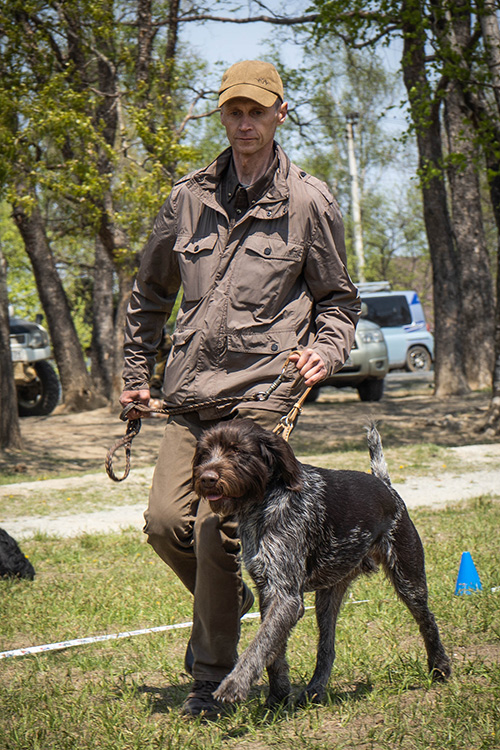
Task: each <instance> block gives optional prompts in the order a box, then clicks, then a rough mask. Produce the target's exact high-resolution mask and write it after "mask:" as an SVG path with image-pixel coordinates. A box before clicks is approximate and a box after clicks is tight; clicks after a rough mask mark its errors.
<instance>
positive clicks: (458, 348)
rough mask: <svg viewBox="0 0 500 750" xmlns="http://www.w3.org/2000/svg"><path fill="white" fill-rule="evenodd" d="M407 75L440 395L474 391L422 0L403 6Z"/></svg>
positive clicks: (405, 78)
mask: <svg viewBox="0 0 500 750" xmlns="http://www.w3.org/2000/svg"><path fill="white" fill-rule="evenodd" d="M402 17H403V19H405V20H404V23H403V38H404V51H403V63H402V64H403V77H404V82H405V86H406V89H407V92H408V98H409V101H410V110H411V115H412V119H413V122H414V125H415V128H416V132H417V145H418V152H419V165H420V171H421V174H422V194H423V204H424V221H425V227H426V232H427V239H428V242H429V249H430V253H431V258H432V272H433V285H434V316H435V337H436V358H435V393H436V396H439V397H444V396H452V395H462V394H465V393H467V392H468V391H469V387H468V385H467V382H466V379H465V375H464V356H463V348H462V319H461V310H460V285H459V278H458V272H457V266H458V259H457V254H456V251H455V247H454V244H453V234H452V229H451V223H450V217H449V213H448V206H447V196H446V188H445V181H444V174H443V155H442V147H441V128H440V121H439V103H436V102H433V101H432V97H431V92H430V86H429V84H428V81H427V75H426V67H425V59H426V58H425V39H424V37H423V34H422V29H421V26H420V25H419V19H420V3H419V2H418V0H407V2H406V3H404V4H403V13H402Z"/></svg>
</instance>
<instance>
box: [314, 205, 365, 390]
mask: <svg viewBox="0 0 500 750" xmlns="http://www.w3.org/2000/svg"><path fill="white" fill-rule="evenodd" d="M304 274H305V279H306V283H307V285H308V287H309V289H310V290H311V293H312V295H313V298H314V303H315V307H314V311H313V318H314V324H315V337H314V341H313V343H312V347H313V348H314V350H315V351H317V352H318V353H319V354H320V355H321V357H322V358H323V360H324V362H325V364H326V367H327V370H328V376H329V375H333V373H334V372H337V370H339V369H340V368H341V367H342V365H343V364H344V362H345V361H346V359H347V357H348V356H349V352H350V350H351V347H352V345H353V342H354V333H355V330H356V324H357V322H358V319H359V315H360V312H361V302H360V298H359V293H358V290H357V288H356V286H355V285H354V284H353V282H352V281H351V279H350V277H349V274H348V272H347V257H346V250H345V243H344V224H343V221H342V216H341V214H340V209H339V207H338V205H337V202H336V201H335V200H334V199H333V197H331V196H330V200H329V202H328V205H327V207H326V209H325V208H323V210H322V211H320V213H319V217H318V221H317V224H316V227H315V229H314V232H313V236H312V241H311V244H310V247H309V250H308V255H307V260H306V264H305V268H304Z"/></svg>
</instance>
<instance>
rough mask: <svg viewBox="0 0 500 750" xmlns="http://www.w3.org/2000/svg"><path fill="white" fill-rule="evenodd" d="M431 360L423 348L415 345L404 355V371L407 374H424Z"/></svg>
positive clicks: (428, 368)
mask: <svg viewBox="0 0 500 750" xmlns="http://www.w3.org/2000/svg"><path fill="white" fill-rule="evenodd" d="M431 365H432V358H431V355H430V354H429V350H428V349H426V348H425V346H421V345H417V346H412V347H410V349H408V353H407V355H406V369H407V370H408V372H424V371H425V370H430V369H431Z"/></svg>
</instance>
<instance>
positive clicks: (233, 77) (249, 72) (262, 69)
mask: <svg viewBox="0 0 500 750" xmlns="http://www.w3.org/2000/svg"><path fill="white" fill-rule="evenodd" d="M238 96H241V97H243V98H244V99H252V100H253V101H255V102H258V103H259V104H261V105H262V106H263V107H272V106H273V104H274V102H275V101H276V97H277V96H279V98H280V99H281V101H283V98H284V94H283V82H282V80H281V78H280V76H279V73H278V71H277V70H276V68H275V67H274V65H272V64H271V63H267V62H262V60H244V61H243V62H239V63H235V65H231V67H230V68H228V70H226V72H225V73H224V75H223V76H222V83H221V86H220V89H219V107H222V105H223V104H224V102H227V101H228V100H229V99H235V98H236V97H238Z"/></svg>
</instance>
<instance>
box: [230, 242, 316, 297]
mask: <svg viewBox="0 0 500 750" xmlns="http://www.w3.org/2000/svg"><path fill="white" fill-rule="evenodd" d="M304 255H305V250H304V248H303V247H302V246H301V245H299V244H286V243H285V242H283V241H282V240H274V239H271V238H268V237H249V238H248V239H247V240H245V242H244V253H243V255H242V257H241V262H240V264H239V268H238V273H237V275H236V278H235V279H234V282H235V288H234V290H233V294H234V296H235V299H237V301H238V303H239V304H241V303H243V304H246V305H250V306H252V307H255V306H256V307H257V308H259V309H262V310H263V309H269V308H270V307H271V308H273V307H274V308H276V306H277V307H278V309H279V307H280V306H281V305H282V304H283V301H284V298H285V297H286V296H288V295H289V294H290V291H291V289H292V288H293V286H294V284H295V282H296V280H297V278H298V277H299V276H300V274H301V271H302V266H303V263H304Z"/></svg>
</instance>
